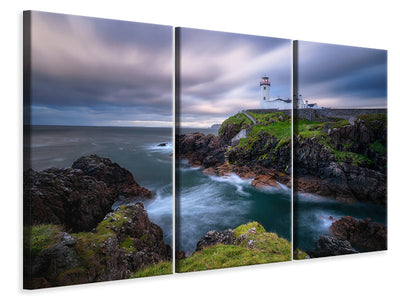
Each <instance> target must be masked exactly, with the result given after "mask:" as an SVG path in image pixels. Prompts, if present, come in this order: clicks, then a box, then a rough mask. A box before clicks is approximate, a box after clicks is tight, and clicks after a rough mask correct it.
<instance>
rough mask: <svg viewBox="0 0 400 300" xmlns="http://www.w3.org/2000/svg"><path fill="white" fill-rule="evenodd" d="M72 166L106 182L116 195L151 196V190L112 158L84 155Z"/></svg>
mask: <svg viewBox="0 0 400 300" xmlns="http://www.w3.org/2000/svg"><path fill="white" fill-rule="evenodd" d="M72 168H74V169H79V170H82V172H83V174H84V175H88V176H92V177H94V178H95V179H96V180H98V181H101V182H104V183H105V184H106V185H107V187H109V188H111V189H112V190H113V191H114V193H115V194H116V196H118V195H123V196H125V197H140V198H150V197H151V192H150V191H149V190H147V189H145V188H143V187H141V186H139V184H138V183H137V182H136V181H135V179H134V178H133V175H132V173H131V172H129V171H128V170H127V169H125V168H122V167H120V166H119V165H118V164H117V163H113V162H112V161H111V160H110V159H108V158H104V157H100V156H97V155H95V154H92V155H89V156H83V157H81V158H79V159H78V160H76V161H75V162H74V163H73V164H72Z"/></svg>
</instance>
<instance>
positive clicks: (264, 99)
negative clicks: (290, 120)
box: [260, 76, 292, 109]
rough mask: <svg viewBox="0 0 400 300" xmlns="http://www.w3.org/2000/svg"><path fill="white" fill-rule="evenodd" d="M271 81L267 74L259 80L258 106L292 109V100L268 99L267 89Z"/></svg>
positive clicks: (262, 107)
mask: <svg viewBox="0 0 400 300" xmlns="http://www.w3.org/2000/svg"><path fill="white" fill-rule="evenodd" d="M270 88H271V82H270V81H269V78H268V77H267V76H264V77H262V78H261V81H260V108H261V109H292V100H290V99H287V100H284V99H281V98H277V99H273V100H270V99H269V90H270Z"/></svg>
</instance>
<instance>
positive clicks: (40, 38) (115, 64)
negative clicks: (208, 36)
mask: <svg viewBox="0 0 400 300" xmlns="http://www.w3.org/2000/svg"><path fill="white" fill-rule="evenodd" d="M31 32H32V97H31V104H32V108H31V112H32V123H33V124H44V125H87V126H150V127H154V126H161V127H164V126H172V70H173V68H172V67H173V60H172V55H173V54H172V27H169V26H160V25H152V24H143V23H135V22H124V21H115V20H106V19H97V18H88V17H79V16H70V15H62V14H51V13H42V12H33V13H32V29H31Z"/></svg>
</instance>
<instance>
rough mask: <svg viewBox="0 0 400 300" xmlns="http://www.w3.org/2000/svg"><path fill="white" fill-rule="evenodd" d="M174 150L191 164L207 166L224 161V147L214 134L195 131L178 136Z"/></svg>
mask: <svg viewBox="0 0 400 300" xmlns="http://www.w3.org/2000/svg"><path fill="white" fill-rule="evenodd" d="M176 151H177V155H178V157H185V158H187V159H188V160H189V162H190V163H191V164H194V165H203V166H204V167H205V168H208V167H212V166H216V165H221V164H223V163H224V161H225V151H226V147H225V146H223V145H221V143H220V141H219V139H218V138H217V137H216V136H214V135H212V134H208V135H204V134H203V133H199V132H196V133H189V134H185V135H180V136H178V137H177V141H176Z"/></svg>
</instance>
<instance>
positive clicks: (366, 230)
mask: <svg viewBox="0 0 400 300" xmlns="http://www.w3.org/2000/svg"><path fill="white" fill-rule="evenodd" d="M329 231H330V232H331V234H332V235H333V236H334V237H336V238H338V239H341V240H347V241H349V242H350V243H351V244H352V245H353V246H354V247H358V248H362V249H366V250H369V251H377V250H386V249H387V227H386V226H384V225H382V224H380V223H377V222H372V221H371V219H369V218H368V219H365V220H359V221H358V220H356V219H354V218H352V217H349V216H347V217H343V218H341V219H340V220H337V221H335V222H334V223H332V225H331V227H329Z"/></svg>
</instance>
